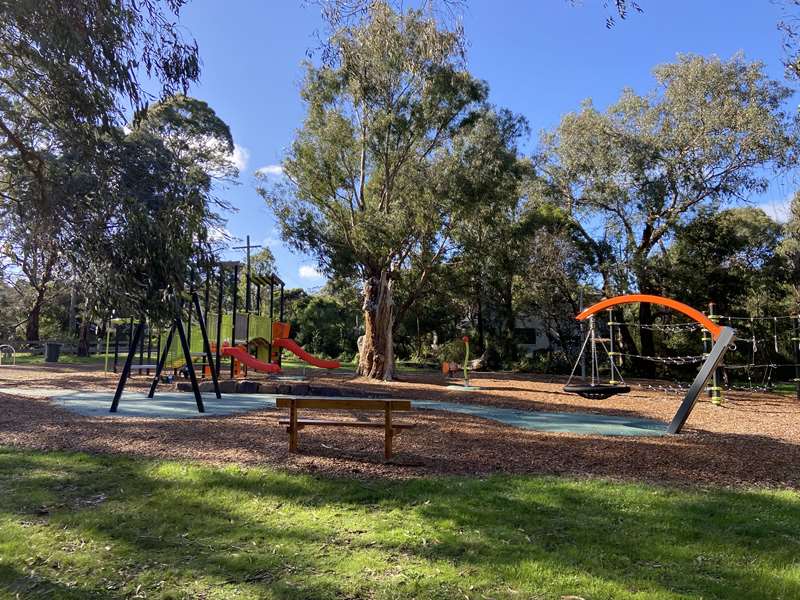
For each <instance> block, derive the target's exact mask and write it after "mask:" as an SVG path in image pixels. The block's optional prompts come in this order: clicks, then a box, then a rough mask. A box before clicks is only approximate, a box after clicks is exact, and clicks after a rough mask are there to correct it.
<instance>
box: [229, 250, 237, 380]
mask: <svg viewBox="0 0 800 600" xmlns="http://www.w3.org/2000/svg"><path fill="white" fill-rule="evenodd" d="M238 287H239V265H238V264H236V265H234V267H233V285H232V286H231V289H232V291H233V318H232V320H233V325H232V326H231V346H235V345H236V300H237V298H238V296H239V292H238V290H237V288H238ZM234 362H235V361H234V359H233V358H231V379H233V370H234V369H233V365H234Z"/></svg>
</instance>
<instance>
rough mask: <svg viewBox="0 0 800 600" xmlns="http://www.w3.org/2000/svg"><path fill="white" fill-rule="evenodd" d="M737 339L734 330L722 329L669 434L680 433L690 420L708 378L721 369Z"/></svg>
mask: <svg viewBox="0 0 800 600" xmlns="http://www.w3.org/2000/svg"><path fill="white" fill-rule="evenodd" d="M735 339H736V332H735V331H734V330H733V329H732V328H730V327H723V328H722V331H720V334H719V337H718V338H717V341H716V342H714V346H713V347H712V348H711V352H710V353H709V355H708V358H707V359H706V362H704V363H703V366H702V367H700V372H699V373H697V377H695V378H694V381H693V382H692V385H691V386H690V387H689V390H688V391H687V392H686V395H685V396H684V397H683V402H681V405H680V407H679V408H678V412H676V413H675V416H674V417H673V418H672V422H671V423H670V424H669V427H668V428H667V432H668V433H680V430H681V429H682V428H683V425H684V423H686V419H688V418H689V415H690V414H691V412H692V409H693V408H694V405H695V403H696V402H697V397H698V396H699V395H700V392H702V391H703V386H704V385H705V384H706V381H708V378H709V377H711V376H712V375H713V373H714V371H716V369H717V367H719V365H720V363H721V362H722V359H723V358H724V357H725V352H727V350H728V346H730V345H731V344H732V343H733V342H734V340H735Z"/></svg>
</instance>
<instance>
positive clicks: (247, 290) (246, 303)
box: [244, 235, 252, 313]
mask: <svg viewBox="0 0 800 600" xmlns="http://www.w3.org/2000/svg"><path fill="white" fill-rule="evenodd" d="M245 277H246V284H245V294H246V298H245V301H244V306H245V311H246V312H248V313H249V312H250V310H251V308H252V307H251V305H250V236H249V235H248V236H247V275H246V276H245Z"/></svg>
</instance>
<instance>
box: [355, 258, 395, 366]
mask: <svg viewBox="0 0 800 600" xmlns="http://www.w3.org/2000/svg"><path fill="white" fill-rule="evenodd" d="M363 311H364V343H363V344H362V346H361V349H360V350H361V353H360V355H359V359H358V374H359V375H362V376H364V377H369V378H371V379H383V380H384V381H391V380H392V379H393V378H394V338H393V335H392V330H393V329H394V300H393V298H392V282H391V280H390V279H389V277H388V274H387V273H386V271H385V270H384V271H381V273H380V274H379V275H377V276H373V277H370V278H369V279H368V280H367V281H365V282H364V305H363Z"/></svg>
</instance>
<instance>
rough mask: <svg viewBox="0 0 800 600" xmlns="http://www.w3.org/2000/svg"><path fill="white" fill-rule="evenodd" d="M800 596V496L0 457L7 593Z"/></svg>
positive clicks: (2, 570) (1, 562) (0, 575)
mask: <svg viewBox="0 0 800 600" xmlns="http://www.w3.org/2000/svg"><path fill="white" fill-rule="evenodd" d="M563 596H578V597H582V598H586V599H587V600H589V599H591V600H599V599H602V598H607V599H611V598H613V599H624V598H641V599H648V600H650V599H659V598H704V599H709V598H726V599H729V598H737V599H744V598H759V599H763V598H785V599H790V598H800V495H798V494H797V493H794V492H789V491H726V490H717V489H711V490H696V491H692V490H681V489H674V488H662V487H654V486H649V485H636V484H620V483H610V482H606V481H600V480H575V479H558V478H552V477H546V478H545V477H542V478H539V477H506V476H504V477H490V478H482V479H477V478H476V479H451V478H443V479H427V480H417V481H403V482H385V481H355V480H337V479H325V478H319V477H313V476H302V475H287V474H283V473H279V472H275V471H270V470H264V469H243V468H236V467H229V468H224V469H218V468H211V467H206V466H195V465H191V464H185V463H179V462H162V461H148V460H142V459H127V458H113V457H96V456H89V455H81V454H61V453H46V454H44V453H36V452H28V451H18V450H9V449H0V597H2V598H36V597H42V598H44V597H47V598H207V599H218V598H296V599H301V598H302V599H307V598H331V599H334V598H335V599H343V598H352V599H356V598H359V599H367V598H369V599H383V598H442V599H448V600H451V599H456V598H474V599H487V598H516V599H523V598H524V599H530V598H543V599H545V598H546V599H556V600H558V599H559V598H561V597H563Z"/></svg>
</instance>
